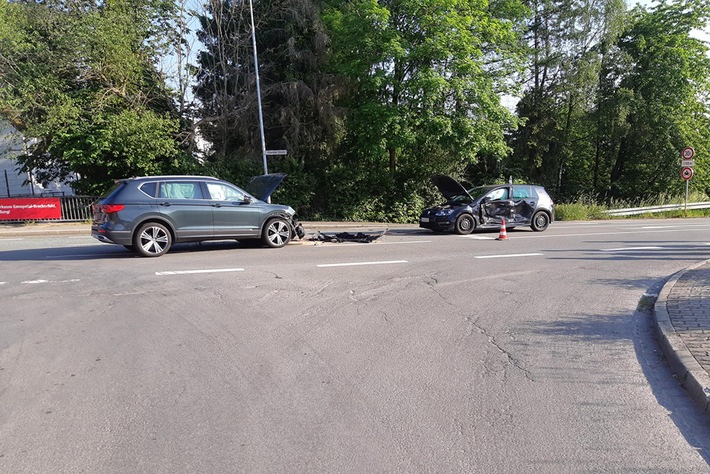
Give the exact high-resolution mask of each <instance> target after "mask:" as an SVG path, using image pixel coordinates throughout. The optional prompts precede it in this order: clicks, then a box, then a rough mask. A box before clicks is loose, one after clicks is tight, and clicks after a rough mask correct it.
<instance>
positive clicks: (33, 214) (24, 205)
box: [0, 198, 62, 221]
mask: <svg viewBox="0 0 710 474" xmlns="http://www.w3.org/2000/svg"><path fill="white" fill-rule="evenodd" d="M61 218H62V207H61V205H60V204H59V198H9V199H0V221H19V220H35V219H37V220H39V219H61Z"/></svg>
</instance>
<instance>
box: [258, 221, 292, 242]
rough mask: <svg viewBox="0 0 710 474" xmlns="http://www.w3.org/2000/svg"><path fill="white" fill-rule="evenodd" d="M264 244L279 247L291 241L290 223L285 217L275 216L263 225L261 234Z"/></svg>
mask: <svg viewBox="0 0 710 474" xmlns="http://www.w3.org/2000/svg"><path fill="white" fill-rule="evenodd" d="M262 240H263V242H264V244H265V245H266V246H268V247H271V248H275V249H278V248H281V247H283V246H285V245H286V244H287V243H289V242H290V241H291V225H290V224H289V223H288V221H287V220H286V219H283V218H281V217H277V218H275V219H271V220H270V221H268V222H267V223H266V225H265V226H264V232H263V234H262Z"/></svg>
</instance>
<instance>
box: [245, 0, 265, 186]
mask: <svg viewBox="0 0 710 474" xmlns="http://www.w3.org/2000/svg"><path fill="white" fill-rule="evenodd" d="M249 15H250V17H251V42H252V47H253V48H254V74H255V78H256V100H257V103H258V104H259V133H260V135H261V156H262V158H263V160H264V174H269V168H268V166H267V164H266V139H265V138H264V114H263V113H262V111H261V86H260V85H259V58H258V57H257V54H256V29H255V28H254V6H253V5H252V0H249Z"/></svg>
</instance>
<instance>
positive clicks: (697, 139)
mask: <svg viewBox="0 0 710 474" xmlns="http://www.w3.org/2000/svg"><path fill="white" fill-rule="evenodd" d="M708 18H710V5H708V3H707V2H705V1H702V0H684V1H676V2H663V3H661V4H659V5H658V6H656V7H654V8H652V9H650V10H646V9H643V8H636V9H634V10H633V11H632V12H631V21H630V22H629V26H628V28H627V29H626V30H625V31H624V33H623V34H622V35H621V37H620V39H619V43H618V47H619V49H620V51H621V52H622V53H623V54H624V55H625V56H626V57H627V61H628V62H627V69H626V71H624V72H622V73H621V74H619V77H618V78H615V79H616V80H617V82H618V87H616V88H615V89H614V90H613V91H612V93H611V94H610V97H608V100H609V101H610V102H611V103H613V104H615V107H616V109H617V110H619V112H620V114H619V118H621V119H623V128H622V131H623V133H621V134H620V135H619V136H618V137H617V143H616V146H615V147H612V148H611V151H612V152H614V153H613V154H612V155H611V156H610V160H609V161H610V163H611V171H610V174H609V195H610V196H611V197H617V198H625V199H632V198H635V197H649V196H654V195H657V194H659V193H673V191H674V190H678V189H679V188H680V187H681V181H680V179H679V175H678V173H679V172H680V166H679V164H680V163H679V161H680V151H681V150H682V149H683V147H685V146H687V145H692V146H694V147H695V148H696V150H697V151H698V164H699V166H698V167H697V168H696V171H698V176H697V177H696V178H695V179H694V182H693V185H694V186H697V187H699V188H700V189H702V190H704V191H706V192H707V190H708V185H709V184H710V179H709V178H710V176H708V173H709V172H710V169H709V168H708V165H710V160H708V158H707V152H708V145H709V144H710V128H708V117H710V109H709V108H708V107H709V106H710V103H709V102H708V98H709V97H710V57H708V46H707V45H706V44H705V43H704V42H703V41H701V40H698V39H696V38H694V37H693V36H692V34H691V33H692V31H693V30H694V29H703V28H704V27H705V26H706V25H707V22H708Z"/></svg>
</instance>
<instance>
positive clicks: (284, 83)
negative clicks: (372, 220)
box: [195, 0, 342, 214]
mask: <svg viewBox="0 0 710 474" xmlns="http://www.w3.org/2000/svg"><path fill="white" fill-rule="evenodd" d="M318 4H319V2H315V1H309V0H305V1H304V0H262V1H255V2H254V4H253V5H254V17H255V23H256V43H257V49H258V59H259V73H260V84H261V93H262V103H263V107H262V109H263V119H264V134H265V142H266V146H267V148H268V149H286V150H287V151H288V155H287V156H285V157H278V158H273V159H270V161H269V164H268V168H269V171H271V172H277V171H278V172H286V173H287V174H288V175H289V178H288V180H287V183H288V185H287V186H285V187H282V188H281V189H280V191H279V192H280V193H281V194H280V195H279V196H277V198H278V199H284V200H287V201H288V202H289V203H291V204H293V205H294V206H297V207H298V208H299V212H301V213H306V214H314V213H320V212H323V211H324V209H325V208H326V207H327V205H328V203H327V202H326V201H325V200H324V199H323V196H324V195H323V193H320V192H318V193H316V192H313V190H314V188H316V187H317V182H318V181H320V180H322V177H323V176H324V175H325V174H326V173H327V170H328V168H329V157H330V156H331V155H332V152H333V149H334V146H335V143H337V142H338V137H339V135H340V133H341V132H340V128H341V123H342V120H341V119H340V118H339V115H338V113H337V110H335V109H334V107H333V97H334V95H335V94H337V90H338V87H337V81H336V79H335V78H334V77H333V76H332V74H328V73H327V72H326V71H325V64H326V62H327V57H328V54H329V52H328V50H327V45H328V37H327V33H326V31H325V30H324V28H323V24H322V22H321V20H320V10H319V7H318ZM249 14H250V10H249V3H248V2H245V1H240V0H236V1H235V0H232V1H221V0H213V1H210V2H208V3H207V4H206V13H205V15H203V16H201V18H200V21H201V29H200V31H199V32H198V36H199V38H200V40H201V41H202V43H203V44H204V45H205V49H204V51H203V52H202V53H201V54H200V57H199V73H198V75H197V85H196V87H195V94H196V96H197V97H198V99H199V100H200V102H201V104H202V115H203V118H202V120H201V122H200V130H201V132H202V134H203V136H204V137H205V139H206V140H207V141H208V142H209V143H210V145H211V150H210V154H209V156H208V161H209V162H210V166H212V167H213V168H214V169H215V170H216V172H217V173H218V174H220V175H222V176H225V177H229V178H231V179H233V180H235V181H237V182H242V181H244V180H245V179H246V178H247V177H248V176H250V175H253V174H257V173H260V172H261V170H262V154H261V151H262V150H261V143H260V130H259V128H258V127H259V122H258V109H257V104H258V102H257V97H256V82H255V70H254V59H253V46H252V37H251V24H250V23H251V22H250V18H249Z"/></svg>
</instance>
